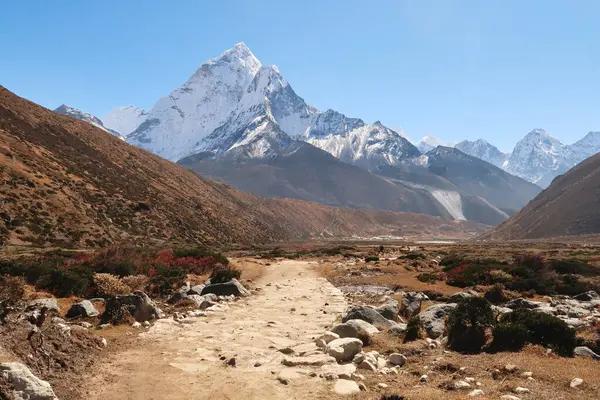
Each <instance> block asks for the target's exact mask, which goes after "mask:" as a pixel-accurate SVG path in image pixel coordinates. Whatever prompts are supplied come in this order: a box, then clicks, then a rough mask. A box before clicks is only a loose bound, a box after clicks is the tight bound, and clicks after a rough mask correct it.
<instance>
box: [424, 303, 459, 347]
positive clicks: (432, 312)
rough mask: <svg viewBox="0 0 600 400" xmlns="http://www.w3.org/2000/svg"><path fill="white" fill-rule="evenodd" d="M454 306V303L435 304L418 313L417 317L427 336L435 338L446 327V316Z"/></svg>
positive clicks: (441, 333)
mask: <svg viewBox="0 0 600 400" xmlns="http://www.w3.org/2000/svg"><path fill="white" fill-rule="evenodd" d="M455 307H456V303H448V304H436V305H433V306H431V307H429V308H428V309H426V310H425V311H423V312H421V313H420V314H419V319H420V320H421V324H422V325H423V328H425V331H426V332H427V336H429V337H430V338H432V339H437V338H438V337H440V336H442V335H443V334H444V330H445V329H446V316H447V315H448V313H450V311H452V310H453V309H454V308H455Z"/></svg>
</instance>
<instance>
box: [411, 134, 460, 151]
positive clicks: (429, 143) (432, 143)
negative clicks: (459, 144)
mask: <svg viewBox="0 0 600 400" xmlns="http://www.w3.org/2000/svg"><path fill="white" fill-rule="evenodd" d="M454 144H455V143H447V142H445V141H443V140H442V139H440V138H438V137H435V136H423V138H422V139H421V140H420V141H419V143H417V148H418V149H419V151H420V152H421V153H423V154H425V153H427V152H428V151H431V150H433V149H435V148H436V147H438V146H447V147H453V146H454Z"/></svg>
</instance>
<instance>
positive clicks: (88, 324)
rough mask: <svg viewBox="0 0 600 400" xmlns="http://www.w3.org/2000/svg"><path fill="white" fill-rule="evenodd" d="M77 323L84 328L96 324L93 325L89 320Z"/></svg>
mask: <svg viewBox="0 0 600 400" xmlns="http://www.w3.org/2000/svg"><path fill="white" fill-rule="evenodd" d="M77 325H79V326H81V327H82V328H85V329H90V328H91V327H92V326H94V325H92V324H91V323H89V322H87V321H81V322H79V323H78V324H77Z"/></svg>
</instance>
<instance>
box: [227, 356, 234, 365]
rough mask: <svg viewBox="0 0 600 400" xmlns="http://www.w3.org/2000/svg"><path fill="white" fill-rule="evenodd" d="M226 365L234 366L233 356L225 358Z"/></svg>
mask: <svg viewBox="0 0 600 400" xmlns="http://www.w3.org/2000/svg"><path fill="white" fill-rule="evenodd" d="M227 365H229V366H230V367H235V357H232V358H230V359H229V360H227Z"/></svg>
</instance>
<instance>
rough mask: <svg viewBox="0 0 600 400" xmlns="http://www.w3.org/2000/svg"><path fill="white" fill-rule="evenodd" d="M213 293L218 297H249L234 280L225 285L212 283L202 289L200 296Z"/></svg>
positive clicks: (248, 293) (246, 291) (244, 289)
mask: <svg viewBox="0 0 600 400" xmlns="http://www.w3.org/2000/svg"><path fill="white" fill-rule="evenodd" d="M209 293H213V294H216V295H218V296H230V295H234V296H237V297H244V296H248V295H250V292H249V291H248V290H247V289H246V288H245V287H244V286H243V285H242V284H241V283H240V282H239V281H238V280H237V279H235V278H233V279H232V280H230V281H229V282H225V283H214V284H209V285H206V286H205V287H204V288H203V289H202V293H200V294H201V295H205V294H209Z"/></svg>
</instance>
